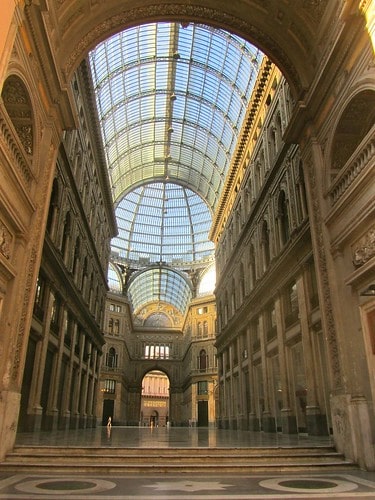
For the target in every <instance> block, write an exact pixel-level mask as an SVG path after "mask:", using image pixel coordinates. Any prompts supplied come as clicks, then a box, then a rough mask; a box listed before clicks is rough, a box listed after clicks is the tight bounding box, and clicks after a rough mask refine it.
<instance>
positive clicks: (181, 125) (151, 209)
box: [89, 23, 263, 312]
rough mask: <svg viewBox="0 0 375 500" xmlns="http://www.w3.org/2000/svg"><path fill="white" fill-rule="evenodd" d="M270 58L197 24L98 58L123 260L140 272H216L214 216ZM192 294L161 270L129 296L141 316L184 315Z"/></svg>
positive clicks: (97, 52)
mask: <svg viewBox="0 0 375 500" xmlns="http://www.w3.org/2000/svg"><path fill="white" fill-rule="evenodd" d="M262 58H263V54H262V53H261V52H260V51H259V50H258V49H256V48H255V47H253V46H252V45H251V44H249V43H248V42H246V41H244V40H242V39H241V38H239V37H237V36H235V35H232V34H230V33H228V32H226V31H223V30H220V29H216V28H213V27H209V26H204V25H197V24H192V23H190V24H184V25H181V24H179V23H151V24H145V25H141V26H135V27H133V28H130V29H127V30H125V31H123V32H121V33H118V34H116V35H114V36H112V37H111V38H109V39H108V40H106V41H104V42H102V43H101V44H99V45H98V46H97V47H96V48H95V49H94V50H93V51H92V52H91V53H90V54H89V62H90V66H91V70H92V77H93V83H94V91H95V96H96V102H97V107H98V116H99V121H100V125H101V131H102V137H103V144H104V150H105V155H106V160H107V166H108V169H109V176H110V182H111V186H112V194H113V201H114V204H115V209H116V217H117V223H118V229H119V234H118V236H117V237H116V238H114V239H113V240H112V252H113V256H114V257H116V256H117V257H119V258H121V260H123V261H127V262H128V263H129V264H132V263H133V264H134V263H136V264H137V265H136V266H135V267H136V268H139V267H142V266H146V265H148V264H150V265H154V264H156V263H157V264H158V265H159V266H163V265H168V266H172V265H174V266H178V267H179V268H181V269H183V268H184V266H185V268H186V267H191V266H197V265H198V267H199V266H200V268H203V267H204V266H206V265H207V264H210V263H211V264H212V260H213V249H214V247H213V244H212V243H211V242H210V241H208V234H209V229H210V225H211V220H212V213H214V211H215V208H216V205H217V203H218V201H219V199H220V195H221V191H222V188H223V186H224V183H225V177H226V174H227V172H228V169H229V165H230V161H231V157H232V155H233V152H234V148H235V145H236V141H237V138H238V133H239V131H240V129H241V125H242V121H243V118H244V116H245V112H246V108H247V105H248V101H249V99H250V96H251V92H252V89H253V86H254V83H255V81H256V77H257V73H258V68H259V66H260V62H261V60H262ZM137 266H138V267H137ZM113 272H114V271H113V270H109V278H108V279H109V281H110V282H112V281H111V280H114V281H115V276H114V275H113ZM172 278H173V279H172ZM135 283H137V284H135ZM171 283H173V286H172V285H171ZM156 284H157V285H156ZM166 286H168V287H169V288H168V290H169V291H168V293H167V292H166V291H165V290H163V289H162V288H163V287H166ZM186 286H187V284H186V282H185V279H184V278H181V275H180V274H179V273H175V275H174V274H173V272H172V271H171V270H170V269H168V272H167V273H166V274H163V268H162V267H161V268H160V270H158V272H157V271H156V270H155V269H152V270H150V272H144V273H142V274H141V275H139V276H137V279H136V280H135V281H132V282H131V285H129V293H131V298H132V302H133V306H134V308H135V309H137V308H138V307H140V305H142V304H143V303H146V302H149V301H154V300H165V301H166V302H168V301H171V303H173V304H174V305H176V304H179V306H178V307H179V308H180V307H181V308H182V309H181V311H182V312H185V311H184V310H183V307H185V306H183V304H185V305H186V300H187V297H188V296H189V294H188V293H187V292H186ZM179 287H180V290H179ZM188 288H189V287H188ZM171 290H173V292H172V291H171ZM178 290H179V291H178ZM189 293H190V289H189ZM161 296H163V298H162V299H161V298H160V297H161ZM189 300H190V299H189Z"/></svg>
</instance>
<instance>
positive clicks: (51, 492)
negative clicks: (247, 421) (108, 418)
mask: <svg viewBox="0 0 375 500" xmlns="http://www.w3.org/2000/svg"><path fill="white" fill-rule="evenodd" d="M17 444H18V445H46V446H48V445H50V446H53V445H58V446H62V447H64V446H68V447H69V446H87V447H90V446H93V447H111V446H112V447H121V446H122V447H135V448H140V449H141V448H149V447H155V448H163V447H202V448H206V447H213V448H222V447H224V448H225V447H249V446H251V447H259V448H261V447H270V446H271V447H274V446H275V447H280V446H281V447H288V446H309V445H326V444H331V441H330V438H329V437H327V438H312V437H308V436H304V435H300V436H285V435H281V434H265V433H252V432H248V431H229V430H219V429H203V428H174V427H171V428H169V429H167V428H154V429H152V428H146V427H140V428H136V427H112V428H111V429H107V428H102V427H98V428H96V429H79V430H77V431H75V430H74V431H66V432H62V431H57V432H41V433H37V434H27V433H25V434H19V435H18V437H17ZM56 498H59V499H62V500H65V499H70V500H74V499H77V500H83V499H85V500H96V499H98V500H103V499H107V500H120V499H121V500H151V499H152V500H172V499H173V500H234V499H238V500H240V499H262V500H265V499H283V500H286V499H288V500H289V499H318V498H319V499H323V498H340V499H356V498H368V499H370V498H371V499H374V498H375V472H366V471H362V470H359V469H345V470H342V471H340V470H337V471H330V472H320V471H319V472H314V473H311V474H306V473H293V474H290V473H283V472H282V471H279V472H277V473H275V472H274V471H273V472H270V473H262V474H231V473H228V474H223V473H222V472H221V473H220V474H215V473H214V472H213V473H211V474H179V475H177V474H165V473H164V474H152V475H151V474H150V475H148V474H143V473H142V474H137V475H135V474H117V475H113V476H112V475H100V476H94V475H92V474H84V475H81V474H70V475H68V476H67V475H63V474H49V475H48V474H40V475H38V474H35V472H34V473H33V474H27V473H19V474H17V473H11V472H9V473H5V472H0V499H7V500H12V499H18V500H19V499H24V500H26V499H27V500H32V499H38V500H41V499H56Z"/></svg>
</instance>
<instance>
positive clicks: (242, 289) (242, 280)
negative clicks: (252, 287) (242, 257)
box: [240, 262, 245, 306]
mask: <svg viewBox="0 0 375 500" xmlns="http://www.w3.org/2000/svg"><path fill="white" fill-rule="evenodd" d="M244 300H245V269H244V266H243V263H242V262H241V266H240V306H241V305H242V303H243V301H244Z"/></svg>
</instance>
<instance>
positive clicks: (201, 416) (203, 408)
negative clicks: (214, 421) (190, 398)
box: [198, 401, 208, 427]
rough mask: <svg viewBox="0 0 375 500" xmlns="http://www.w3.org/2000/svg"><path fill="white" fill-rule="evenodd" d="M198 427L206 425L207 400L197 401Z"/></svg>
mask: <svg viewBox="0 0 375 500" xmlns="http://www.w3.org/2000/svg"><path fill="white" fill-rule="evenodd" d="M198 427H208V401H198Z"/></svg>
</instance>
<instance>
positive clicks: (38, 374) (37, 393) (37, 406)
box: [27, 292, 55, 431]
mask: <svg viewBox="0 0 375 500" xmlns="http://www.w3.org/2000/svg"><path fill="white" fill-rule="evenodd" d="M54 300H55V299H54V295H53V294H52V293H51V292H49V293H48V300H47V307H46V312H45V314H44V321H43V331H42V339H41V340H40V341H39V342H38V344H37V347H36V352H35V360H34V369H33V374H32V382H31V388H30V399H29V406H28V410H27V414H28V415H27V420H28V423H27V427H28V428H29V430H30V431H37V430H40V429H41V427H42V414H43V408H42V406H41V401H40V400H41V395H42V387H43V379H44V369H45V363H46V356H47V349H48V342H49V330H50V325H51V315H52V305H53V302H54Z"/></svg>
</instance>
